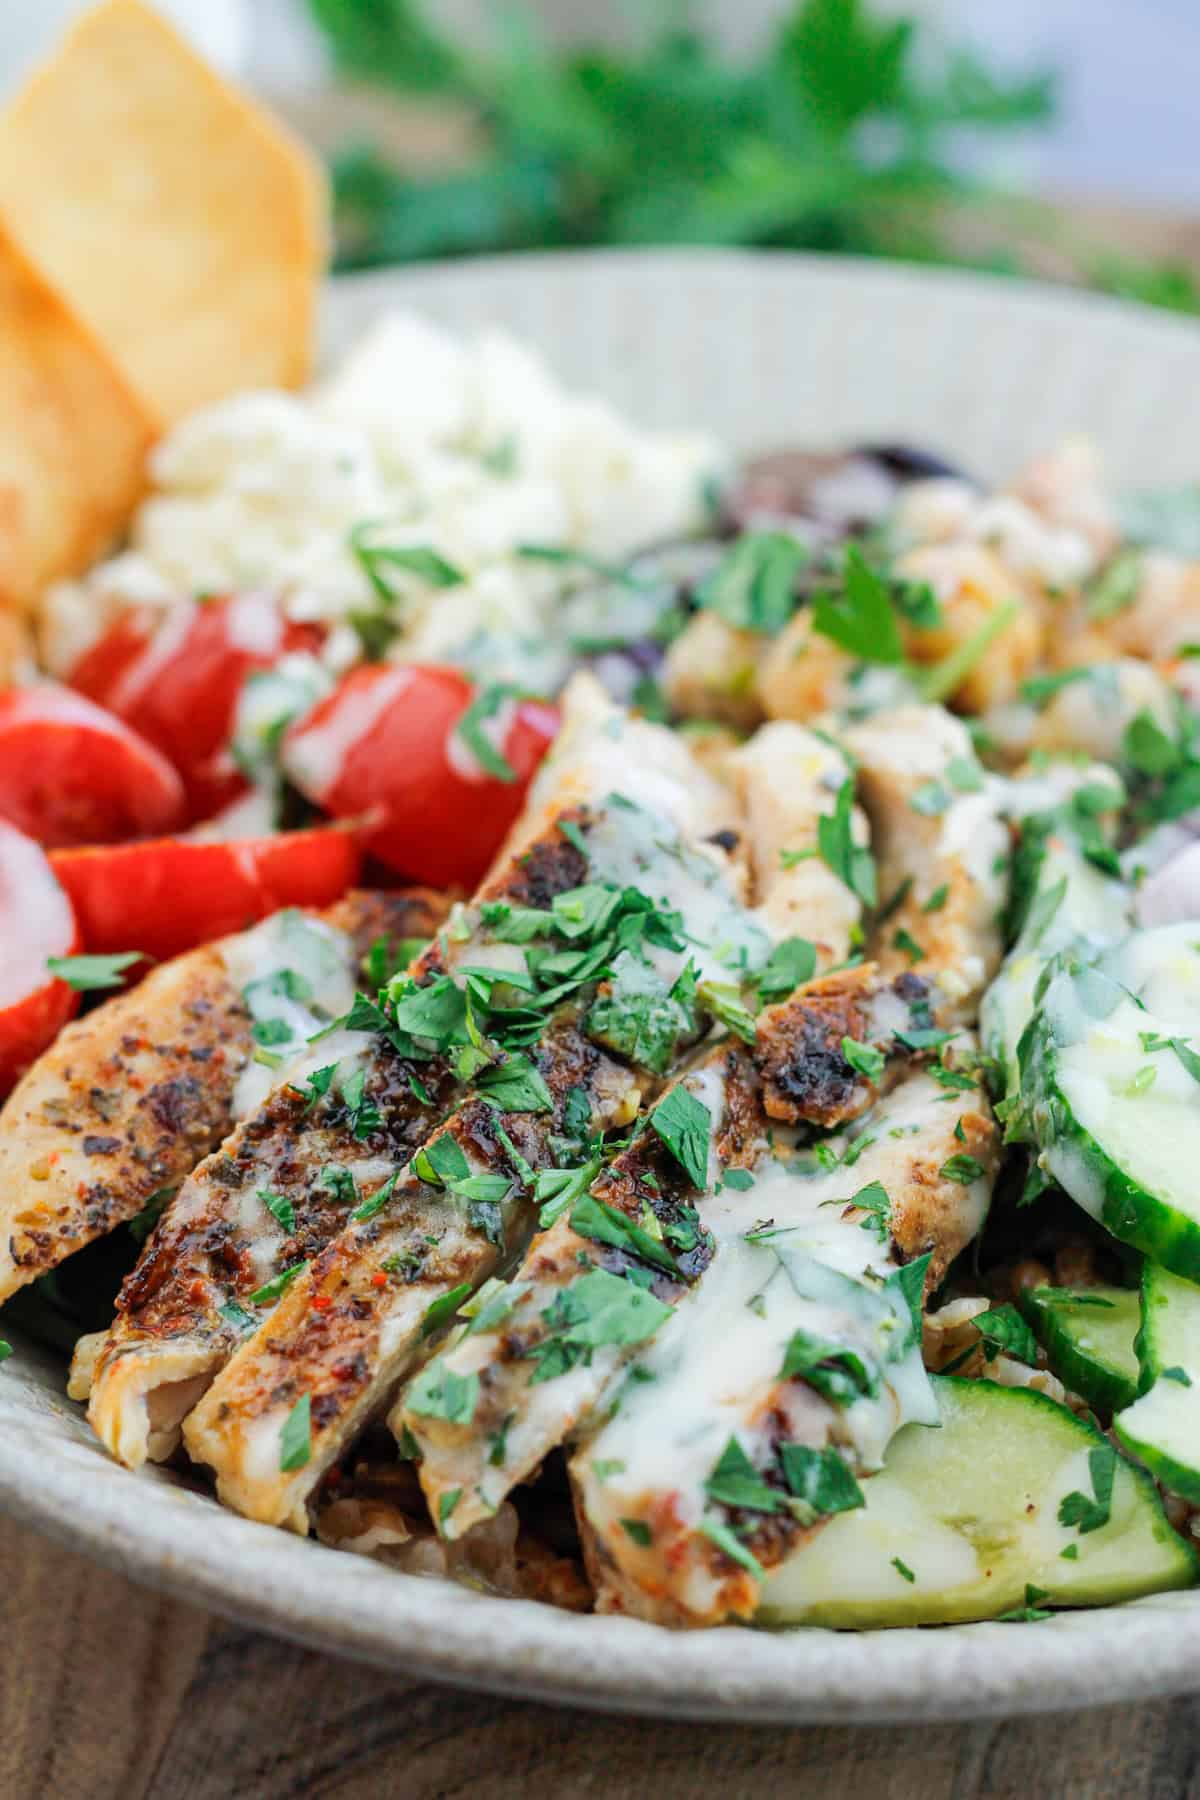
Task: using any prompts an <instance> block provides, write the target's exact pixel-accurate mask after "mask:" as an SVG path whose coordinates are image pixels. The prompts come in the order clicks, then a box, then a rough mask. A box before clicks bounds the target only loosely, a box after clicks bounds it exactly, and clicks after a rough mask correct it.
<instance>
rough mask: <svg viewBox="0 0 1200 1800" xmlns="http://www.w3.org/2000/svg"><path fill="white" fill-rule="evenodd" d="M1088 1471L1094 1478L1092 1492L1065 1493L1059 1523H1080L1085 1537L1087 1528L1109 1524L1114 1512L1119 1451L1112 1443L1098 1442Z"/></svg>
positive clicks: (1097, 1527) (1079, 1525)
mask: <svg viewBox="0 0 1200 1800" xmlns="http://www.w3.org/2000/svg"><path fill="white" fill-rule="evenodd" d="M1088 1472H1089V1474H1090V1475H1091V1479H1092V1492H1091V1494H1090V1495H1089V1494H1081V1493H1080V1492H1079V1491H1078V1489H1076V1490H1075V1491H1074V1492H1073V1493H1070V1494H1066V1495H1064V1496H1063V1499H1062V1501H1061V1502H1060V1503H1059V1508H1058V1522H1059V1524H1060V1525H1075V1526H1077V1527H1078V1529H1079V1534H1080V1536H1081V1537H1082V1536H1083V1535H1084V1533H1085V1532H1089V1531H1099V1529H1100V1527H1101V1526H1102V1525H1107V1524H1108V1521H1109V1517H1110V1515H1111V1513H1112V1491H1113V1481H1114V1479H1115V1478H1116V1473H1117V1453H1116V1451H1115V1450H1114V1449H1113V1447H1112V1445H1111V1444H1098V1445H1097V1446H1096V1448H1095V1449H1094V1450H1089V1451H1088Z"/></svg>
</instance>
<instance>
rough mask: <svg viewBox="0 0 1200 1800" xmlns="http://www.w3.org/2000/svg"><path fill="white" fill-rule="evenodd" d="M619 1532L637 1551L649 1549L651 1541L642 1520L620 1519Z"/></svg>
mask: <svg viewBox="0 0 1200 1800" xmlns="http://www.w3.org/2000/svg"><path fill="white" fill-rule="evenodd" d="M621 1530H622V1531H623V1532H624V1533H625V1536H626V1537H627V1538H629V1540H630V1542H631V1543H634V1544H636V1545H637V1546H638V1548H639V1549H641V1550H648V1549H649V1548H650V1544H651V1542H652V1541H653V1540H652V1538H651V1535H650V1527H649V1526H648V1525H647V1524H646V1521H645V1520H644V1519H622V1520H621Z"/></svg>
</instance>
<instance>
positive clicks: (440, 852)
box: [283, 664, 558, 887]
mask: <svg viewBox="0 0 1200 1800" xmlns="http://www.w3.org/2000/svg"><path fill="white" fill-rule="evenodd" d="M469 709H470V711H471V713H472V715H473V716H472V718H471V719H468V718H467V714H468V710H469ZM557 729H558V713H557V710H556V709H555V708H554V707H553V706H549V705H546V704H545V703H543V702H542V701H540V700H523V699H519V698H517V697H516V696H514V695H512V694H509V693H506V692H505V691H504V690H495V691H494V692H493V693H492V694H491V696H490V697H489V698H486V699H483V700H481V699H480V697H479V696H477V694H476V690H475V688H474V686H473V685H472V683H471V682H470V681H468V679H467V677H466V676H465V675H464V674H463V673H462V672H461V670H459V669H448V668H438V667H433V666H430V665H425V664H413V665H401V666H392V665H386V664H385V665H370V666H365V667H362V668H358V669H352V670H351V672H350V674H349V675H347V676H346V677H345V679H344V680H343V681H342V682H341V683H340V684H339V685H338V687H337V688H336V689H335V691H334V692H333V693H332V694H330V695H329V696H328V697H327V698H326V699H324V700H322V701H319V702H318V704H317V705H316V706H315V707H314V708H313V710H312V711H311V712H310V713H307V714H306V715H305V717H304V718H303V719H302V720H299V721H298V722H297V723H296V724H295V725H293V726H292V727H291V729H290V730H289V731H288V733H287V735H286V737H285V738H284V744H283V766H284V769H285V770H286V771H287V774H288V775H289V776H290V778H291V780H292V781H293V782H294V783H295V784H296V786H297V787H298V788H299V789H300V791H301V793H303V794H306V795H307V796H308V798H309V799H310V800H312V801H314V802H315V803H316V805H318V806H320V807H323V808H324V810H325V811H326V812H329V813H332V814H333V815H334V817H335V818H364V817H365V819H366V821H367V824H366V828H365V829H364V832H363V841H364V843H365V844H366V846H367V848H368V849H369V850H370V851H371V852H372V853H373V854H374V855H375V856H377V857H378V858H379V860H380V861H381V862H384V863H386V864H387V865H388V867H389V868H391V869H395V870H397V871H398V872H399V873H400V874H402V875H407V876H409V877H410V878H413V879H415V880H418V881H428V882H432V883H434V884H436V885H438V886H449V885H451V884H461V885H463V886H467V887H470V886H473V885H474V884H475V883H476V882H477V881H478V879H479V877H480V876H481V875H482V874H483V872H484V870H485V869H486V868H487V866H488V863H489V862H490V861H491V858H492V856H493V855H494V853H495V851H496V850H497V849H498V848H499V845H500V843H501V842H502V840H503V838H504V834H505V833H506V832H507V830H508V828H509V826H510V825H511V824H512V822H513V820H514V819H515V818H516V816H517V814H518V813H519V812H520V810H521V806H522V803H523V802H524V799H525V790H526V788H527V787H528V785H529V779H530V777H531V775H532V774H533V772H534V770H535V769H536V768H537V766H538V764H539V763H540V762H541V760H542V757H543V756H544V755H545V753H546V750H547V749H548V747H549V746H550V744H551V743H552V742H553V739H554V734H555V732H556V731H557Z"/></svg>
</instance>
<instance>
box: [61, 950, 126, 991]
mask: <svg viewBox="0 0 1200 1800" xmlns="http://www.w3.org/2000/svg"><path fill="white" fill-rule="evenodd" d="M143 956H144V953H143V952H142V951H141V950H118V951H115V952H114V953H113V954H112V955H111V956H48V957H47V958H46V967H47V968H48V969H49V971H50V973H51V974H52V975H57V977H58V979H59V980H60V981H65V982H66V984H67V986H68V987H70V988H74V989H75V992H76V993H77V994H92V993H100V992H102V991H103V990H104V989H105V988H117V987H120V986H121V978H122V976H123V975H124V973H125V970H126V969H130V968H132V967H133V965H134V963H139V962H141V961H143Z"/></svg>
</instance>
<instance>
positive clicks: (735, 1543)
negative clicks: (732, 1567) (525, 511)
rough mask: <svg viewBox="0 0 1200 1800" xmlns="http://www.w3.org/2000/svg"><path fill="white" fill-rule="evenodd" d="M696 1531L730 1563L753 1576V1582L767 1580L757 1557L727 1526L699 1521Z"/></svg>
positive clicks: (709, 1520)
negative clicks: (713, 1545)
mask: <svg viewBox="0 0 1200 1800" xmlns="http://www.w3.org/2000/svg"><path fill="white" fill-rule="evenodd" d="M697 1530H698V1531H700V1532H702V1533H703V1535H704V1536H705V1537H706V1538H708V1540H709V1541H710V1543H713V1544H715V1545H716V1546H717V1549H718V1550H720V1551H722V1552H723V1553H724V1554H725V1555H726V1556H727V1557H728V1558H729V1560H730V1561H731V1562H735V1563H738V1564H740V1566H741V1567H742V1568H743V1569H745V1570H747V1571H748V1572H749V1573H750V1574H751V1575H753V1577H754V1579H755V1581H760V1582H761V1581H765V1580H766V1579H767V1575H766V1570H765V1569H764V1568H763V1566H762V1564H761V1563H760V1562H759V1560H758V1558H757V1556H755V1555H754V1553H753V1551H751V1550H748V1549H747V1548H746V1546H745V1544H743V1543H742V1541H741V1539H740V1538H739V1537H737V1536H735V1534H734V1533H733V1532H732V1531H731V1530H730V1529H729V1527H728V1525H722V1524H721V1523H720V1521H719V1520H717V1519H701V1521H700V1523H699V1525H698V1526H697Z"/></svg>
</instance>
